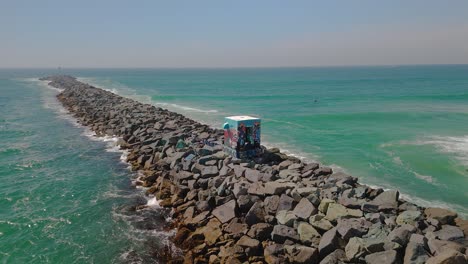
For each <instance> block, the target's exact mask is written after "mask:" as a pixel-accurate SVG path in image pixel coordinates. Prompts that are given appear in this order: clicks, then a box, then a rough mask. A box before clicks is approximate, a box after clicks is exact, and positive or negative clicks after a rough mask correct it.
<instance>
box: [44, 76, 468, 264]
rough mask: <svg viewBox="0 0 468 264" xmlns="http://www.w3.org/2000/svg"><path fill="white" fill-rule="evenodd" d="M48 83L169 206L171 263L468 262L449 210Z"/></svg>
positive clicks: (99, 93)
mask: <svg viewBox="0 0 468 264" xmlns="http://www.w3.org/2000/svg"><path fill="white" fill-rule="evenodd" d="M43 80H48V81H50V85H52V86H54V87H57V88H60V89H64V90H63V92H62V93H60V94H59V95H58V99H59V100H60V101H61V102H62V104H63V105H64V106H65V107H66V108H67V109H68V110H69V111H70V113H71V114H72V115H73V116H75V117H76V118H77V120H78V121H79V122H80V123H81V124H83V125H85V126H88V127H89V128H90V129H92V130H93V131H95V132H96V133H97V134H98V135H115V136H119V137H120V138H121V140H120V142H119V145H120V146H121V147H122V148H125V149H128V151H129V155H128V158H127V159H128V162H129V163H130V164H131V165H132V168H133V169H134V170H139V171H141V172H142V175H144V176H142V178H141V184H142V185H143V186H145V187H147V188H148V189H147V193H148V195H155V196H156V198H157V199H158V200H160V204H161V206H164V207H169V208H173V209H174V210H173V211H174V213H173V219H174V225H175V226H176V227H177V233H176V235H175V236H174V238H173V241H174V242H175V243H176V245H179V246H180V248H181V249H182V250H183V251H184V254H183V256H173V257H172V259H171V260H170V261H173V262H186V263H207V262H210V263H239V262H245V261H248V262H257V263H264V262H266V263H319V262H320V263H337V262H354V263H355V262H368V263H377V262H382V261H383V260H386V261H387V262H388V263H401V262H404V263H423V262H425V261H427V262H429V263H431V262H432V263H440V262H442V261H443V260H446V261H452V262H454V261H459V263H464V262H465V261H466V255H465V253H466V252H465V251H466V239H465V236H466V232H467V222H466V221H465V220H463V219H460V218H458V217H457V215H456V213H454V212H450V211H448V210H444V209H439V208H422V207H419V206H417V205H415V204H412V203H410V202H408V201H404V200H402V199H400V197H399V193H398V191H394V190H389V191H384V190H382V189H372V188H370V187H368V186H364V185H361V184H359V183H358V181H357V178H355V177H352V176H350V175H346V174H343V173H333V171H332V169H330V168H327V167H323V166H321V165H319V164H316V163H312V164H304V163H303V162H301V160H299V159H297V158H294V157H290V156H287V155H285V154H282V153H281V152H280V151H279V150H278V149H264V154H263V155H262V156H261V157H259V158H258V159H255V160H253V161H238V160H233V159H231V158H230V157H229V156H227V155H226V154H225V153H224V152H223V151H222V140H223V132H222V131H221V130H217V129H212V128H210V127H208V126H206V125H203V124H200V123H198V122H195V121H193V120H190V119H188V118H186V117H184V116H182V115H180V114H177V113H173V112H170V111H167V110H164V109H161V108H157V107H154V106H152V105H148V104H141V103H139V102H136V101H134V100H131V99H128V98H123V97H121V96H118V95H115V94H113V93H110V92H107V91H104V90H101V89H98V88H95V87H92V86H90V85H87V84H84V83H81V82H78V81H77V80H76V79H74V78H73V77H69V76H56V77H48V78H44V79H43ZM464 232H465V233H464ZM460 261H461V262H460ZM454 263H456V262H454Z"/></svg>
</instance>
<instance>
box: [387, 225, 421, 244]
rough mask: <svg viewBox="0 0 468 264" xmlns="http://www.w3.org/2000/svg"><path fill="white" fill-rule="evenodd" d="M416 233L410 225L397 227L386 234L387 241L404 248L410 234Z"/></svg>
mask: <svg viewBox="0 0 468 264" xmlns="http://www.w3.org/2000/svg"><path fill="white" fill-rule="evenodd" d="M414 232H416V228H415V227H414V226H411V225H402V226H400V227H397V228H395V229H393V230H392V232H390V234H388V237H387V240H388V241H390V242H395V243H398V244H400V245H401V246H406V244H407V243H408V241H409V238H410V236H411V234H413V233H414Z"/></svg>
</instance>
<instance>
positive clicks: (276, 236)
mask: <svg viewBox="0 0 468 264" xmlns="http://www.w3.org/2000/svg"><path fill="white" fill-rule="evenodd" d="M271 239H272V240H273V241H275V242H277V243H284V241H286V240H287V239H289V240H292V241H299V235H298V234H297V232H296V230H294V228H292V227H289V226H285V225H275V226H274V227H273V232H272V233H271Z"/></svg>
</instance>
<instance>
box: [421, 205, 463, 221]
mask: <svg viewBox="0 0 468 264" xmlns="http://www.w3.org/2000/svg"><path fill="white" fill-rule="evenodd" d="M424 214H425V215H426V216H427V218H434V219H437V220H438V221H439V222H440V223H441V224H443V225H445V224H452V223H453V222H454V220H455V218H457V213H455V212H453V211H450V210H447V209H443V208H435V207H429V208H426V209H425V210H424Z"/></svg>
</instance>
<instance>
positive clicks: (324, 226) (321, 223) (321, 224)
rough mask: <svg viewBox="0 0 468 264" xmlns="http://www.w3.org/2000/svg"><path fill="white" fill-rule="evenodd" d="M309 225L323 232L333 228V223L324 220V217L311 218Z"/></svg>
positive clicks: (314, 216)
mask: <svg viewBox="0 0 468 264" xmlns="http://www.w3.org/2000/svg"><path fill="white" fill-rule="evenodd" d="M309 223H310V224H311V225H312V226H313V227H314V228H316V229H318V230H321V231H323V232H325V231H328V230H330V229H332V228H333V225H332V223H330V221H328V220H327V219H325V218H324V216H323V215H318V214H317V215H313V216H311V217H310V218H309Z"/></svg>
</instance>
